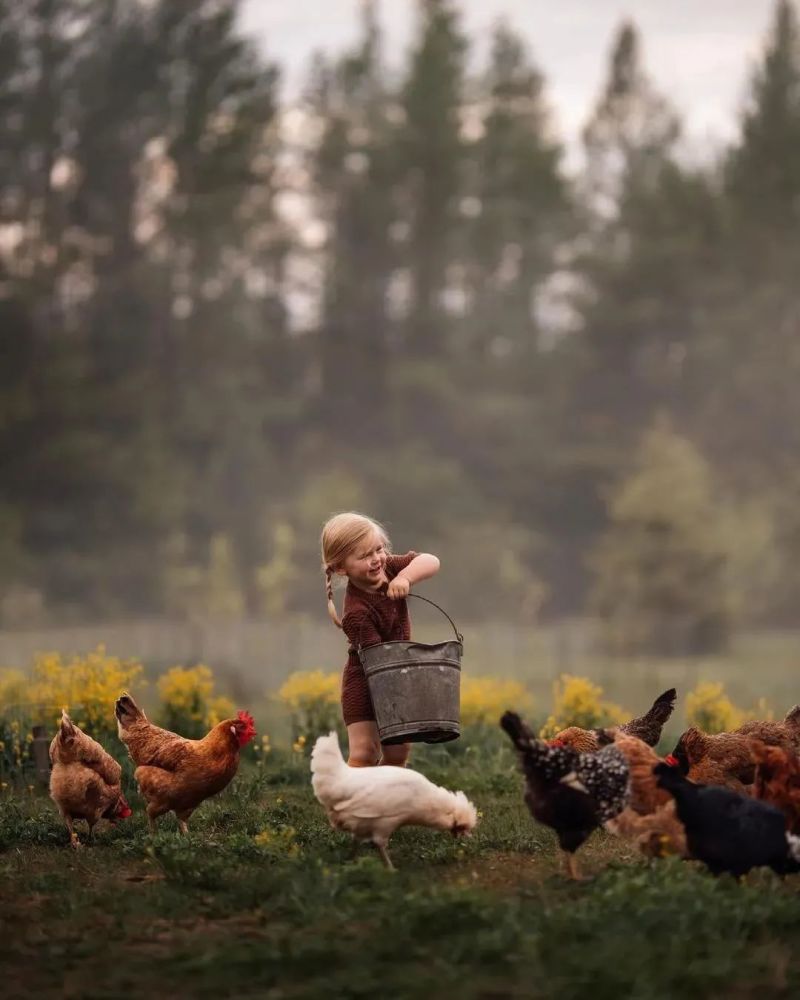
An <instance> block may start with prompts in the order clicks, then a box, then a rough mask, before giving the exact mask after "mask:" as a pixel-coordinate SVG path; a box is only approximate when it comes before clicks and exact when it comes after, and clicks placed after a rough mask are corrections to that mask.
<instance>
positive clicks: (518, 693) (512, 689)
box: [461, 677, 533, 726]
mask: <svg viewBox="0 0 800 1000" xmlns="http://www.w3.org/2000/svg"><path fill="white" fill-rule="evenodd" d="M532 707H533V700H532V699H531V696H530V694H529V693H528V692H527V691H526V690H525V687H524V686H523V685H522V684H520V682H519V681H512V680H503V679H502V678H499V677H464V678H463V679H462V681H461V721H462V723H463V724H464V725H465V726H467V725H470V724H471V723H476V722H489V723H492V724H495V723H497V721H498V720H499V718H500V716H501V715H502V714H503V712H505V711H506V709H509V708H512V709H514V710H515V711H520V712H523V713H525V712H527V711H530V709H531V708H532Z"/></svg>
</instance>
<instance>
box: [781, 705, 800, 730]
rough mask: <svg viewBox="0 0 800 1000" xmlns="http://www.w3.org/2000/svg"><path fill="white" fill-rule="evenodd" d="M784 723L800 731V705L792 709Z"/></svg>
mask: <svg viewBox="0 0 800 1000" xmlns="http://www.w3.org/2000/svg"><path fill="white" fill-rule="evenodd" d="M783 721H784V722H788V723H789V724H790V725H791V726H793V727H794V728H795V729H800V705H795V706H794V708H790V709H789V711H788V712H787V713H786V718H785V719H784V720H783Z"/></svg>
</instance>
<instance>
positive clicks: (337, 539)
mask: <svg viewBox="0 0 800 1000" xmlns="http://www.w3.org/2000/svg"><path fill="white" fill-rule="evenodd" d="M373 532H375V533H376V534H377V535H378V537H379V538H380V539H381V541H382V542H383V544H384V545H385V546H386V548H387V549H388V548H390V546H391V543H390V542H389V536H388V535H387V534H386V529H385V528H384V527H383V525H382V524H379V523H378V522H377V521H375V520H373V519H372V518H371V517H367V516H366V515H365V514H358V513H356V512H355V511H351V510H350V511H345V512H344V513H342V514H336V515H334V517H331V518H329V519H328V520H327V521H326V522H325V524H324V526H323V528H322V537H321V546H322V568H323V570H324V572H325V593H326V595H327V598H328V615H329V616H330V619H331V621H332V622H333V623H334V625H336V626H338V627H339V628H341V627H342V622H341V620H340V618H339V616H338V614H337V613H336V605H335V604H334V603H333V572H334V570H335V569H336V568H337V566H341V565H342V563H343V562H344V561H345V559H347V557H348V556H350V555H352V554H353V552H355V550H356V549H357V548H358V547H359V545H360V544H361V543H362V542H363V541H364V540H365V539H366V538H368V537H369V536H370V535H371V534H372V533H373Z"/></svg>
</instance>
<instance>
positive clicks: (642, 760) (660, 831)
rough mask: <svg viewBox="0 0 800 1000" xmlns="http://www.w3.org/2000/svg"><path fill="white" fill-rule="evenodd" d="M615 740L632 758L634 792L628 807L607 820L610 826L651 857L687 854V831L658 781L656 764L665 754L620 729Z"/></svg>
mask: <svg viewBox="0 0 800 1000" xmlns="http://www.w3.org/2000/svg"><path fill="white" fill-rule="evenodd" d="M614 744H615V745H616V746H617V747H618V748H619V749H620V750H621V751H622V753H623V754H624V756H625V759H626V760H627V762H628V769H629V772H630V781H631V792H630V796H631V797H630V802H629V804H628V807H627V808H626V809H624V810H623V811H622V812H621V813H620V814H619V815H618V816H616V817H615V818H614V819H612V820H610V821H609V822H608V823H606V829H607V830H609V831H610V832H611V833H613V834H616V835H617V836H619V837H624V838H625V839H626V840H631V841H633V842H634V843H635V844H636V845H637V847H638V848H639V850H640V851H641V852H642V853H643V854H646V855H648V856H649V857H662V856H663V855H665V854H678V855H680V856H682V857H685V856H686V832H685V830H684V829H683V824H682V823H681V821H680V820H679V819H678V817H677V814H676V812H675V802H674V800H673V798H672V796H671V795H670V794H669V792H667V791H666V790H665V789H663V788H661V787H659V785H658V784H657V782H656V779H655V775H654V774H653V768H654V767H655V765H656V764H660V763H661V758H660V757H659V756H658V754H656V752H655V751H654V750H653V749H652V747H649V746H648V745H647V744H646V743H644V742H643V741H642V740H640V739H637V738H636V737H635V736H630V735H629V734H628V733H617V734H616V735H615V737H614Z"/></svg>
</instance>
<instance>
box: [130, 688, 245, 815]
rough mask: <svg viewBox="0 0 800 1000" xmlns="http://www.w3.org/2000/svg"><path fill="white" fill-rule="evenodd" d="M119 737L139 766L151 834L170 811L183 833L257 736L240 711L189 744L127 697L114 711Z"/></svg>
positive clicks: (138, 777) (227, 780)
mask: <svg viewBox="0 0 800 1000" xmlns="http://www.w3.org/2000/svg"><path fill="white" fill-rule="evenodd" d="M114 714H115V715H116V717H117V728H118V730H119V738H120V739H121V740H122V742H123V743H124V744H125V745H126V746H127V748H128V753H129V754H130V757H131V760H132V761H133V762H134V764H136V765H137V767H136V770H135V772H134V777H135V778H136V781H137V782H138V784H139V790H140V792H141V793H142V795H143V797H144V799H145V800H146V802H147V819H148V821H149V823H150V829H151V830H152V831H154V830H155V821H156V819H157V818H158V817H159V816H163V814H164V813H166V812H169V811H170V810H171V811H172V812H174V813H175V815H176V816H177V817H178V826H179V827H180V830H181V833H186V832H187V826H186V823H187V821H188V819H189V817H190V816H191V815H192V813H193V812H194V811H195V809H196V808H197V807H198V806H199V805H200V803H201V802H203V801H205V799H208V798H210V797H211V796H212V795H216V794H217V793H218V792H221V791H222V789H223V788H225V787H226V785H228V784H229V783H230V782H231V780H232V779H233V777H234V775H235V774H236V772H237V770H238V768H239V750H240V748H241V747H243V746H245V744H247V743H249V742H250V740H251V739H252V738H253V736H255V732H256V730H255V726H254V724H253V717H252V716H251V715H250V714H249V713H247V712H239V714H238V716H237V717H236V718H235V719H226V720H225V721H224V722H220V723H219V724H218V725H216V726H214V728H213V729H212V730H211V731H210V732H209V733H207V734H206V735H205V736H204V737H203V738H202V739H201V740H188V739H185V738H184V737H183V736H178V735H177V734H176V733H171V732H169V731H168V730H166V729H160V728H159V727H158V726H154V725H153V724H152V722H150V721H149V720H148V718H147V716H146V715H145V714H144V712H143V711H142V710H141V708H139V706H138V705H137V704H136V702H135V701H134V700H133V698H131V696H130V695H129V694H123V695H122V697H120V698H119V699H118V700H117V703H116V705H115V706H114Z"/></svg>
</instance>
